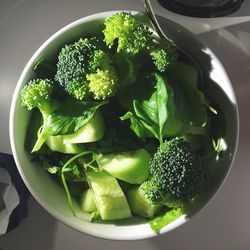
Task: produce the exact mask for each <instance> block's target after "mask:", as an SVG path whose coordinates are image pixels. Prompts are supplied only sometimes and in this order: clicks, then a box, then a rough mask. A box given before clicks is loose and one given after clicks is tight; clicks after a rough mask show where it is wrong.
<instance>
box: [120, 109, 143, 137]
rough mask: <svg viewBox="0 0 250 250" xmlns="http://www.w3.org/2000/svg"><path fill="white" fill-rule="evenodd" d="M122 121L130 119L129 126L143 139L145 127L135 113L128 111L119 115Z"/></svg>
mask: <svg viewBox="0 0 250 250" xmlns="http://www.w3.org/2000/svg"><path fill="white" fill-rule="evenodd" d="M120 119H121V120H122V121H125V120H128V119H130V122H131V125H130V128H131V129H132V130H133V131H134V133H135V134H136V135H137V136H138V137H139V138H140V139H141V140H142V141H145V128H144V126H143V124H142V122H141V120H140V118H138V117H137V116H136V115H135V114H133V113H132V112H130V111H128V112H127V113H126V114H125V115H123V116H122V117H120Z"/></svg>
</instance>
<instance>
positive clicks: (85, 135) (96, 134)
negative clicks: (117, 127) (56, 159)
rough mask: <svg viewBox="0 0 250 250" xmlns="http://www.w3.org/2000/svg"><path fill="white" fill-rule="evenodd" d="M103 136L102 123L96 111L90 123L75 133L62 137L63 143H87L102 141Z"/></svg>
mask: <svg viewBox="0 0 250 250" xmlns="http://www.w3.org/2000/svg"><path fill="white" fill-rule="evenodd" d="M103 135H104V121H103V118H102V115H101V113H100V112H99V111H96V112H95V114H94V116H93V117H92V118H91V119H90V121H89V122H88V123H87V124H86V125H84V126H83V127H82V128H80V129H79V130H78V131H77V132H75V133H73V134H69V135H62V140H63V143H65V144H67V143H72V144H73V143H87V142H95V141H99V140H101V139H102V137H103Z"/></svg>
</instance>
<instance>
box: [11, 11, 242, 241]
mask: <svg viewBox="0 0 250 250" xmlns="http://www.w3.org/2000/svg"><path fill="white" fill-rule="evenodd" d="M116 12H131V13H132V14H139V13H143V12H139V11H134V10H112V11H104V12H99V13H96V14H92V15H88V16H86V17H83V18H80V19H78V20H76V21H73V22H71V23H69V24H67V25H66V26H64V27H62V28H61V29H59V30H58V31H57V32H55V33H54V34H53V35H52V36H50V37H49V38H48V39H47V40H46V41H45V42H44V43H43V44H42V45H41V46H40V47H39V48H38V49H37V50H36V52H35V53H34V54H33V55H32V57H31V58H30V59H29V61H28V62H27V64H26V66H25V67H24V69H23V71H22V73H21V75H20V77H19V80H18V82H17V85H16V87H15V90H14V93H13V97H12V101H11V108H10V116H9V136H10V143H11V150H12V153H13V156H14V160H15V162H16V165H17V169H18V171H19V173H20V175H21V177H22V179H23V181H24V183H25V185H26V186H27V187H28V189H29V191H30V192H31V194H32V196H33V197H34V198H35V199H36V200H37V201H38V203H39V204H40V205H41V206H42V207H43V208H44V209H45V210H47V211H48V212H49V213H50V214H51V215H52V216H54V217H55V218H56V219H57V220H59V221H61V222H62V223H64V224H66V225H67V226H70V227H71V228H73V229H75V230H77V231H79V232H81V233H85V234H88V235H90V236H94V237H98V238H102V239H109V240H141V239H147V238H152V237H156V236H158V235H161V234H165V233H167V232H169V231H172V230H174V229H176V228H177V227H179V226H181V225H183V224H185V223H186V222H188V221H189V220H190V219H191V218H193V217H194V216H195V215H197V214H198V213H200V212H201V211H202V210H203V209H204V208H205V207H206V206H207V205H208V204H209V203H210V202H211V201H212V200H213V199H214V198H215V196H216V195H217V193H218V192H219V190H220V189H221V188H222V186H223V185H224V183H225V181H226V179H227V177H228V175H229V173H230V171H231V168H232V165H233V162H234V159H235V156H236V151H237V148H238V141H239V111H238V104H237V100H236V97H235V94H234V90H233V87H232V82H231V80H230V78H229V76H228V74H227V72H226V71H225V69H224V67H223V65H222V64H221V62H220V61H219V60H218V58H217V57H216V55H215V54H214V53H213V51H212V50H210V49H209V54H210V55H212V56H213V59H214V60H215V61H216V63H217V64H218V65H219V67H220V70H221V71H222V72H223V73H224V76H225V77H226V78H227V82H228V83H229V86H228V87H229V89H228V91H230V92H231V93H230V94H231V96H232V98H233V100H234V108H235V115H236V138H235V145H234V148H233V155H232V158H231V161H230V164H229V166H228V170H227V172H226V174H225V176H224V178H223V180H222V181H221V183H220V184H219V186H218V187H217V189H216V191H215V192H214V193H213V194H212V196H211V197H210V199H209V200H208V201H207V202H206V203H205V204H204V205H203V206H202V207H201V208H200V209H199V210H198V211H197V212H196V213H195V214H194V215H192V216H191V217H188V218H186V217H184V216H181V217H179V218H178V219H177V220H176V221H174V222H172V223H170V224H169V225H168V226H165V227H164V228H162V230H161V231H160V232H159V234H155V233H154V232H153V230H152V233H151V234H146V235H145V236H141V237H138V236H136V234H135V235H134V236H133V237H126V236H124V237H117V236H115V235H110V236H109V237H106V236H103V235H102V234H101V233H98V232H96V231H95V233H93V231H89V230H88V229H86V230H85V229H84V230H82V229H80V228H77V227H76V226H75V225H74V223H73V222H72V223H71V222H70V220H66V219H65V216H63V215H62V214H61V213H59V212H57V210H56V209H54V208H52V207H50V206H49V205H47V204H46V203H45V202H44V201H43V200H41V199H40V198H39V195H37V193H36V192H35V191H34V190H33V188H32V186H31V185H30V184H29V181H28V179H27V178H26V176H25V174H24V173H23V170H22V164H21V163H20V160H19V156H18V152H17V150H16V146H15V145H16V143H15V137H14V117H15V112H16V108H17V98H18V95H19V91H20V89H21V87H22V85H23V80H24V78H25V75H26V73H27V72H28V70H29V69H30V67H31V66H32V65H33V63H34V61H35V59H36V58H37V56H38V55H39V54H40V52H41V51H43V50H44V49H45V48H46V47H47V46H48V45H49V44H50V43H51V42H53V40H54V39H56V38H57V37H59V36H60V35H61V34H62V33H64V32H66V31H68V30H70V29H72V28H74V27H75V26H77V25H80V24H84V23H86V22H89V21H94V20H96V19H104V18H106V17H108V16H110V15H112V14H114V13H116ZM162 18H164V19H166V20H167V21H168V22H171V23H173V24H175V25H177V26H179V27H181V28H182V29H183V30H184V31H185V32H188V33H189V34H191V35H192V36H195V35H194V34H193V33H192V32H191V31H189V30H187V29H186V28H185V27H183V26H181V25H180V24H178V23H176V22H174V21H172V20H169V19H167V18H166V17H162ZM195 38H196V39H197V40H199V42H201V43H202V44H204V42H203V41H200V39H199V38H198V37H197V36H195Z"/></svg>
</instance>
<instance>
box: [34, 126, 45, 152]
mask: <svg viewBox="0 0 250 250" xmlns="http://www.w3.org/2000/svg"><path fill="white" fill-rule="evenodd" d="M48 136H49V134H48V132H47V130H46V126H45V125H44V124H43V125H42V127H40V129H39V130H38V136H37V141H36V143H35V145H34V147H33V149H32V151H31V153H34V152H36V151H38V150H40V148H41V147H42V145H43V144H44V142H45V141H46V140H47V138H48Z"/></svg>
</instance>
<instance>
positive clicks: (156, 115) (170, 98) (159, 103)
mask: <svg viewBox="0 0 250 250" xmlns="http://www.w3.org/2000/svg"><path fill="white" fill-rule="evenodd" d="M152 76H153V77H152V79H153V80H154V81H155V89H154V92H153V93H152V95H151V96H150V97H149V98H148V99H145V100H142V101H140V102H139V101H138V100H134V101H133V107H134V111H135V114H136V116H138V117H139V119H140V121H141V124H142V125H143V126H144V127H145V128H146V129H147V130H148V131H150V132H151V133H152V134H153V135H154V136H155V137H156V138H157V139H158V140H159V141H160V143H162V141H163V131H164V127H165V125H166V122H167V120H168V118H169V117H170V116H171V115H172V114H173V113H174V95H173V90H172V88H171V87H170V85H169V84H168V82H167V81H166V79H164V78H163V77H162V76H161V75H160V74H157V73H155V74H153V75H152Z"/></svg>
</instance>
